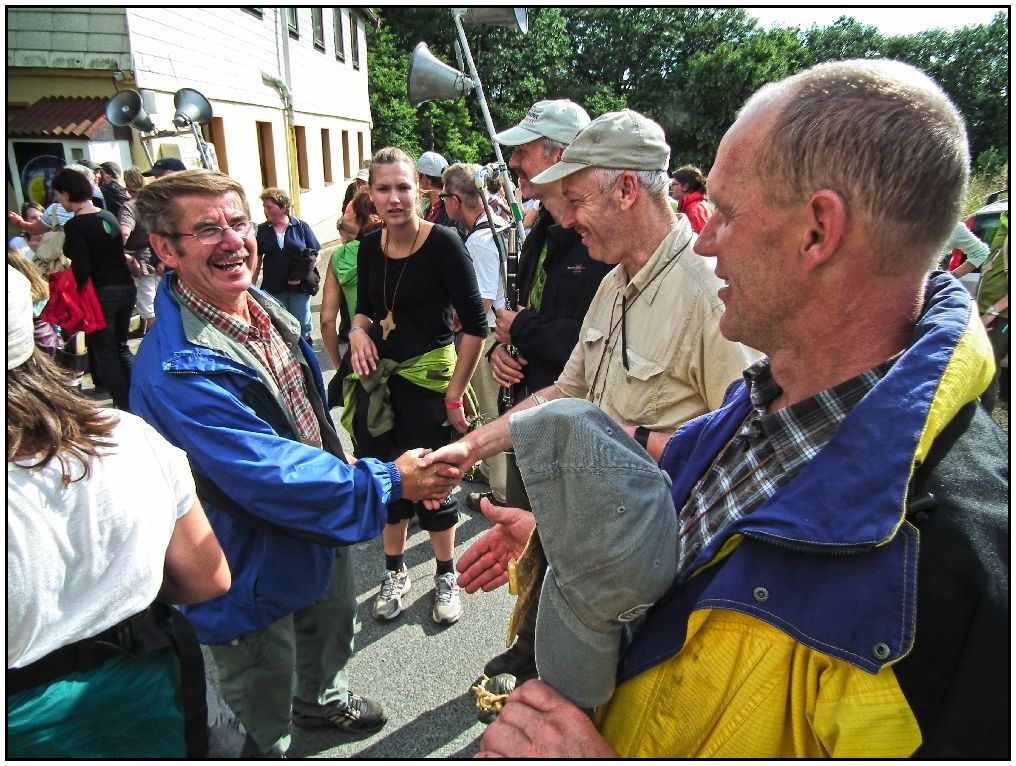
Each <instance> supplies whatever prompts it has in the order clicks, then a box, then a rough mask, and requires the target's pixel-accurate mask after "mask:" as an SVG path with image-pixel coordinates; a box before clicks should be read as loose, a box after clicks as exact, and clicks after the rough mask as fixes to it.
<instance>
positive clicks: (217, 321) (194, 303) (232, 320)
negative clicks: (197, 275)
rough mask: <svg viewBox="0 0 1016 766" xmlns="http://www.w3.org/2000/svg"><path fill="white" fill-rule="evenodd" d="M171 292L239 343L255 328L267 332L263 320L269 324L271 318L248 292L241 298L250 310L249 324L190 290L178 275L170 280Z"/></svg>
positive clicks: (244, 340)
mask: <svg viewBox="0 0 1016 766" xmlns="http://www.w3.org/2000/svg"><path fill="white" fill-rule="evenodd" d="M172 286H173V292H174V293H175V294H176V297H177V298H178V299H179V300H180V303H182V304H183V305H184V306H186V307H187V308H189V309H190V310H191V311H193V312H194V313H195V314H197V315H198V316H199V317H201V318H202V319H204V320H205V321H206V322H208V323H209V324H210V325H212V326H213V327H214V328H215V329H217V330H221V331H222V332H224V333H225V334H226V335H228V336H229V337H230V338H232V339H233V340H235V341H237V342H239V343H245V342H246V341H247V339H248V337H249V336H250V334H251V332H252V331H253V330H254V329H255V328H257V330H258V331H259V332H260V331H265V332H267V328H265V325H264V322H267V323H268V324H271V319H270V318H269V317H268V315H267V314H266V313H265V311H264V309H262V308H261V306H259V305H258V302H257V301H252V300H251V299H250V294H249V293H246V292H245V293H244V294H243V298H244V300H245V301H247V309H248V311H250V315H251V324H247V323H246V322H244V321H243V320H242V319H237V318H236V317H234V316H232V315H231V314H227V313H226V312H225V311H223V310H222V309H220V308H218V307H217V306H214V305H212V304H211V303H209V302H208V301H206V300H205V299H204V298H202V297H201V296H200V295H198V294H197V293H195V292H194V291H193V290H191V289H190V288H189V287H187V285H185V284H184V283H183V282H182V281H181V280H180V279H179V277H177V278H176V279H174V280H173V282H172ZM256 314H259V315H260V318H261V321H260V322H259V321H258V320H257V319H256V318H255V317H256Z"/></svg>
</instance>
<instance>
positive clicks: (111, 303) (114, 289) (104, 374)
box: [88, 282, 138, 410]
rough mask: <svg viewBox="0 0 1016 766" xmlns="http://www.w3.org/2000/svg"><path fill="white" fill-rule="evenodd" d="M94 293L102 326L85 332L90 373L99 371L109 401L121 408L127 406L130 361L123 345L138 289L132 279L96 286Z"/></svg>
mask: <svg viewBox="0 0 1016 766" xmlns="http://www.w3.org/2000/svg"><path fill="white" fill-rule="evenodd" d="M95 294H96V296H97V297H98V299H99V305H100V306H102V315H103V317H105V319H106V328H105V329H104V330H100V331H99V332H93V333H92V334H91V335H89V336H88V345H89V347H90V348H91V349H92V354H93V358H94V359H95V369H94V370H93V373H94V372H98V373H99V378H100V379H101V380H102V384H103V385H104V386H105V387H106V388H107V389H108V390H109V396H110V398H111V399H112V400H113V404H114V405H116V407H118V408H119V409H121V410H129V409H130V406H129V402H130V387H131V367H132V365H133V362H132V356H131V350H130V348H129V347H128V346H127V334H128V333H129V332H130V323H131V314H132V313H133V311H134V303H135V301H136V300H137V294H138V291H137V288H136V287H135V286H134V283H133V282H132V283H131V284H129V285H103V286H102V287H96V288H95Z"/></svg>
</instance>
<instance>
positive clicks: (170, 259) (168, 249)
mask: <svg viewBox="0 0 1016 766" xmlns="http://www.w3.org/2000/svg"><path fill="white" fill-rule="evenodd" d="M148 245H149V247H151V248H152V250H154V251H155V254H156V255H157V256H159V260H160V261H162V263H164V264H165V265H166V268H169V269H175V268H176V267H177V265H179V263H180V257H179V256H178V255H177V253H176V247H175V246H174V244H173V241H172V239H171V238H170V237H165V236H163V235H162V234H149V235H148Z"/></svg>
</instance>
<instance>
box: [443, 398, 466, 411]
mask: <svg viewBox="0 0 1016 766" xmlns="http://www.w3.org/2000/svg"><path fill="white" fill-rule="evenodd" d="M444 406H445V409H446V410H461V409H462V400H461V399H460V400H459V401H457V402H445V403H444Z"/></svg>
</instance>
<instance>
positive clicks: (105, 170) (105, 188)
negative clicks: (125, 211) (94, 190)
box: [95, 162, 129, 219]
mask: <svg viewBox="0 0 1016 766" xmlns="http://www.w3.org/2000/svg"><path fill="white" fill-rule="evenodd" d="M122 172H123V171H121V170H120V166H119V165H118V164H117V163H115V162H103V163H102V164H101V165H99V167H98V169H97V170H96V171H95V181H96V183H98V184H99V188H100V189H101V190H102V197H103V199H105V200H106V210H108V211H109V212H110V213H112V214H113V217H114V218H117V219H119V218H120V208H121V207H122V206H123V203H125V202H126V201H127V200H128V199H129V196H128V194H127V190H126V189H125V188H123V184H122V183H120V176H121V174H122Z"/></svg>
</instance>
